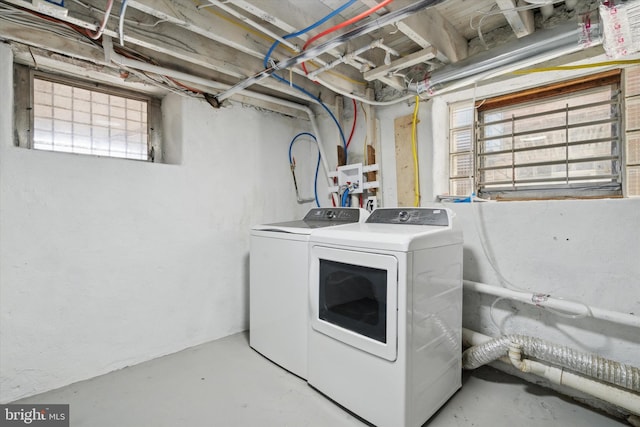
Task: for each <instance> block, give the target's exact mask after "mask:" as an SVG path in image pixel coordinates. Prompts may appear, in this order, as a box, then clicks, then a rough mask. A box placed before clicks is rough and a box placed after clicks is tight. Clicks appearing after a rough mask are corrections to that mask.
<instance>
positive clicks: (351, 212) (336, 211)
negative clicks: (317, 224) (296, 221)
mask: <svg viewBox="0 0 640 427" xmlns="http://www.w3.org/2000/svg"><path fill="white" fill-rule="evenodd" d="M359 220H360V209H357V208H314V209H311V210H310V211H309V212H307V214H306V215H305V216H304V220H303V221H337V222H345V223H349V222H358V221H359Z"/></svg>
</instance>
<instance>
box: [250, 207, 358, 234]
mask: <svg viewBox="0 0 640 427" xmlns="http://www.w3.org/2000/svg"><path fill="white" fill-rule="evenodd" d="M368 216H369V212H367V211H366V210H364V209H359V208H313V209H311V210H310V211H309V212H307V214H306V215H305V216H304V218H303V219H301V220H297V221H286V222H276V223H274V224H262V225H256V226H254V227H253V230H254V231H273V232H280V233H294V234H311V230H313V229H316V228H323V227H334V226H336V225H344V224H351V223H356V222H363V221H364V220H365V219H367V217H368Z"/></svg>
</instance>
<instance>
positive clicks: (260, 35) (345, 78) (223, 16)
mask: <svg viewBox="0 0 640 427" xmlns="http://www.w3.org/2000/svg"><path fill="white" fill-rule="evenodd" d="M192 1H193V4H195V5H196V6H202V3H200V2H199V1H198V0H192ZM204 10H206V11H207V12H209V13H211V14H213V15H215V16H217V17H218V18H220V19H222V20H224V21H226V22H228V23H230V24H231V25H235V26H236V27H239V28H242V29H243V30H244V31H246V32H248V33H250V34H253V35H255V36H257V37H260V38H261V39H263V40H268V41H269V42H273V41H274V39H273V38H272V37H269V36H267V35H265V34H262V33H261V32H259V31H257V30H255V29H253V28H251V27H249V26H247V25H244V24H242V23H241V22H238V21H236V20H234V19H232V18H229V17H227V16H225V15H223V14H221V13H218V12H217V11H215V10H213V9H211V8H207V9H204ZM280 47H281V48H284V49H286V50H287V51H288V52H289V53H296V52H295V51H294V50H293V49H291V48H290V47H288V46H280ZM309 63H313V61H311V60H310V61H309ZM314 65H315V64H314ZM318 67H319V66H318ZM326 73H329V74H331V75H333V76H335V77H337V78H339V79H341V80H344V81H347V82H350V83H353V84H357V85H360V86H367V85H368V82H365V81H360V80H355V79H352V78H350V77H348V76H345V75H342V74H340V73H336V72H334V71H331V70H328V71H326Z"/></svg>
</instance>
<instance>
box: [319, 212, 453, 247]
mask: <svg viewBox="0 0 640 427" xmlns="http://www.w3.org/2000/svg"><path fill="white" fill-rule="evenodd" d="M434 210H435V211H440V212H432V211H434ZM405 211H411V214H407V215H404V214H402V215H401V212H405ZM419 211H421V212H419ZM443 215H444V216H443ZM452 216H453V212H452V211H450V210H449V209H446V208H440V209H431V208H409V209H395V208H394V209H377V210H375V211H374V213H373V214H371V216H370V217H369V219H368V220H367V221H366V222H365V223H360V224H348V225H344V226H342V227H339V228H335V229H333V228H331V229H324V230H317V231H314V232H313V233H312V234H311V242H313V243H319V244H323V245H339V246H349V247H353V248H359V249H364V250H367V249H371V250H376V249H378V250H389V251H401V252H407V251H411V250H418V249H426V248H433V247H438V246H445V245H450V244H459V243H462V232H461V231H459V230H458V229H457V227H455V224H454V222H453V221H452ZM404 218H407V219H406V220H404V221H403V219H404ZM372 219H373V220H372ZM410 221H416V222H418V223H422V225H418V224H415V223H411V222H410ZM444 221H447V223H446V225H442V224H443V223H444Z"/></svg>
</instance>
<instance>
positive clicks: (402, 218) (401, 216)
mask: <svg viewBox="0 0 640 427" xmlns="http://www.w3.org/2000/svg"><path fill="white" fill-rule="evenodd" d="M398 219H399V220H400V221H402V222H407V221H408V220H409V212H407V211H400V212H399V213H398Z"/></svg>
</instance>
